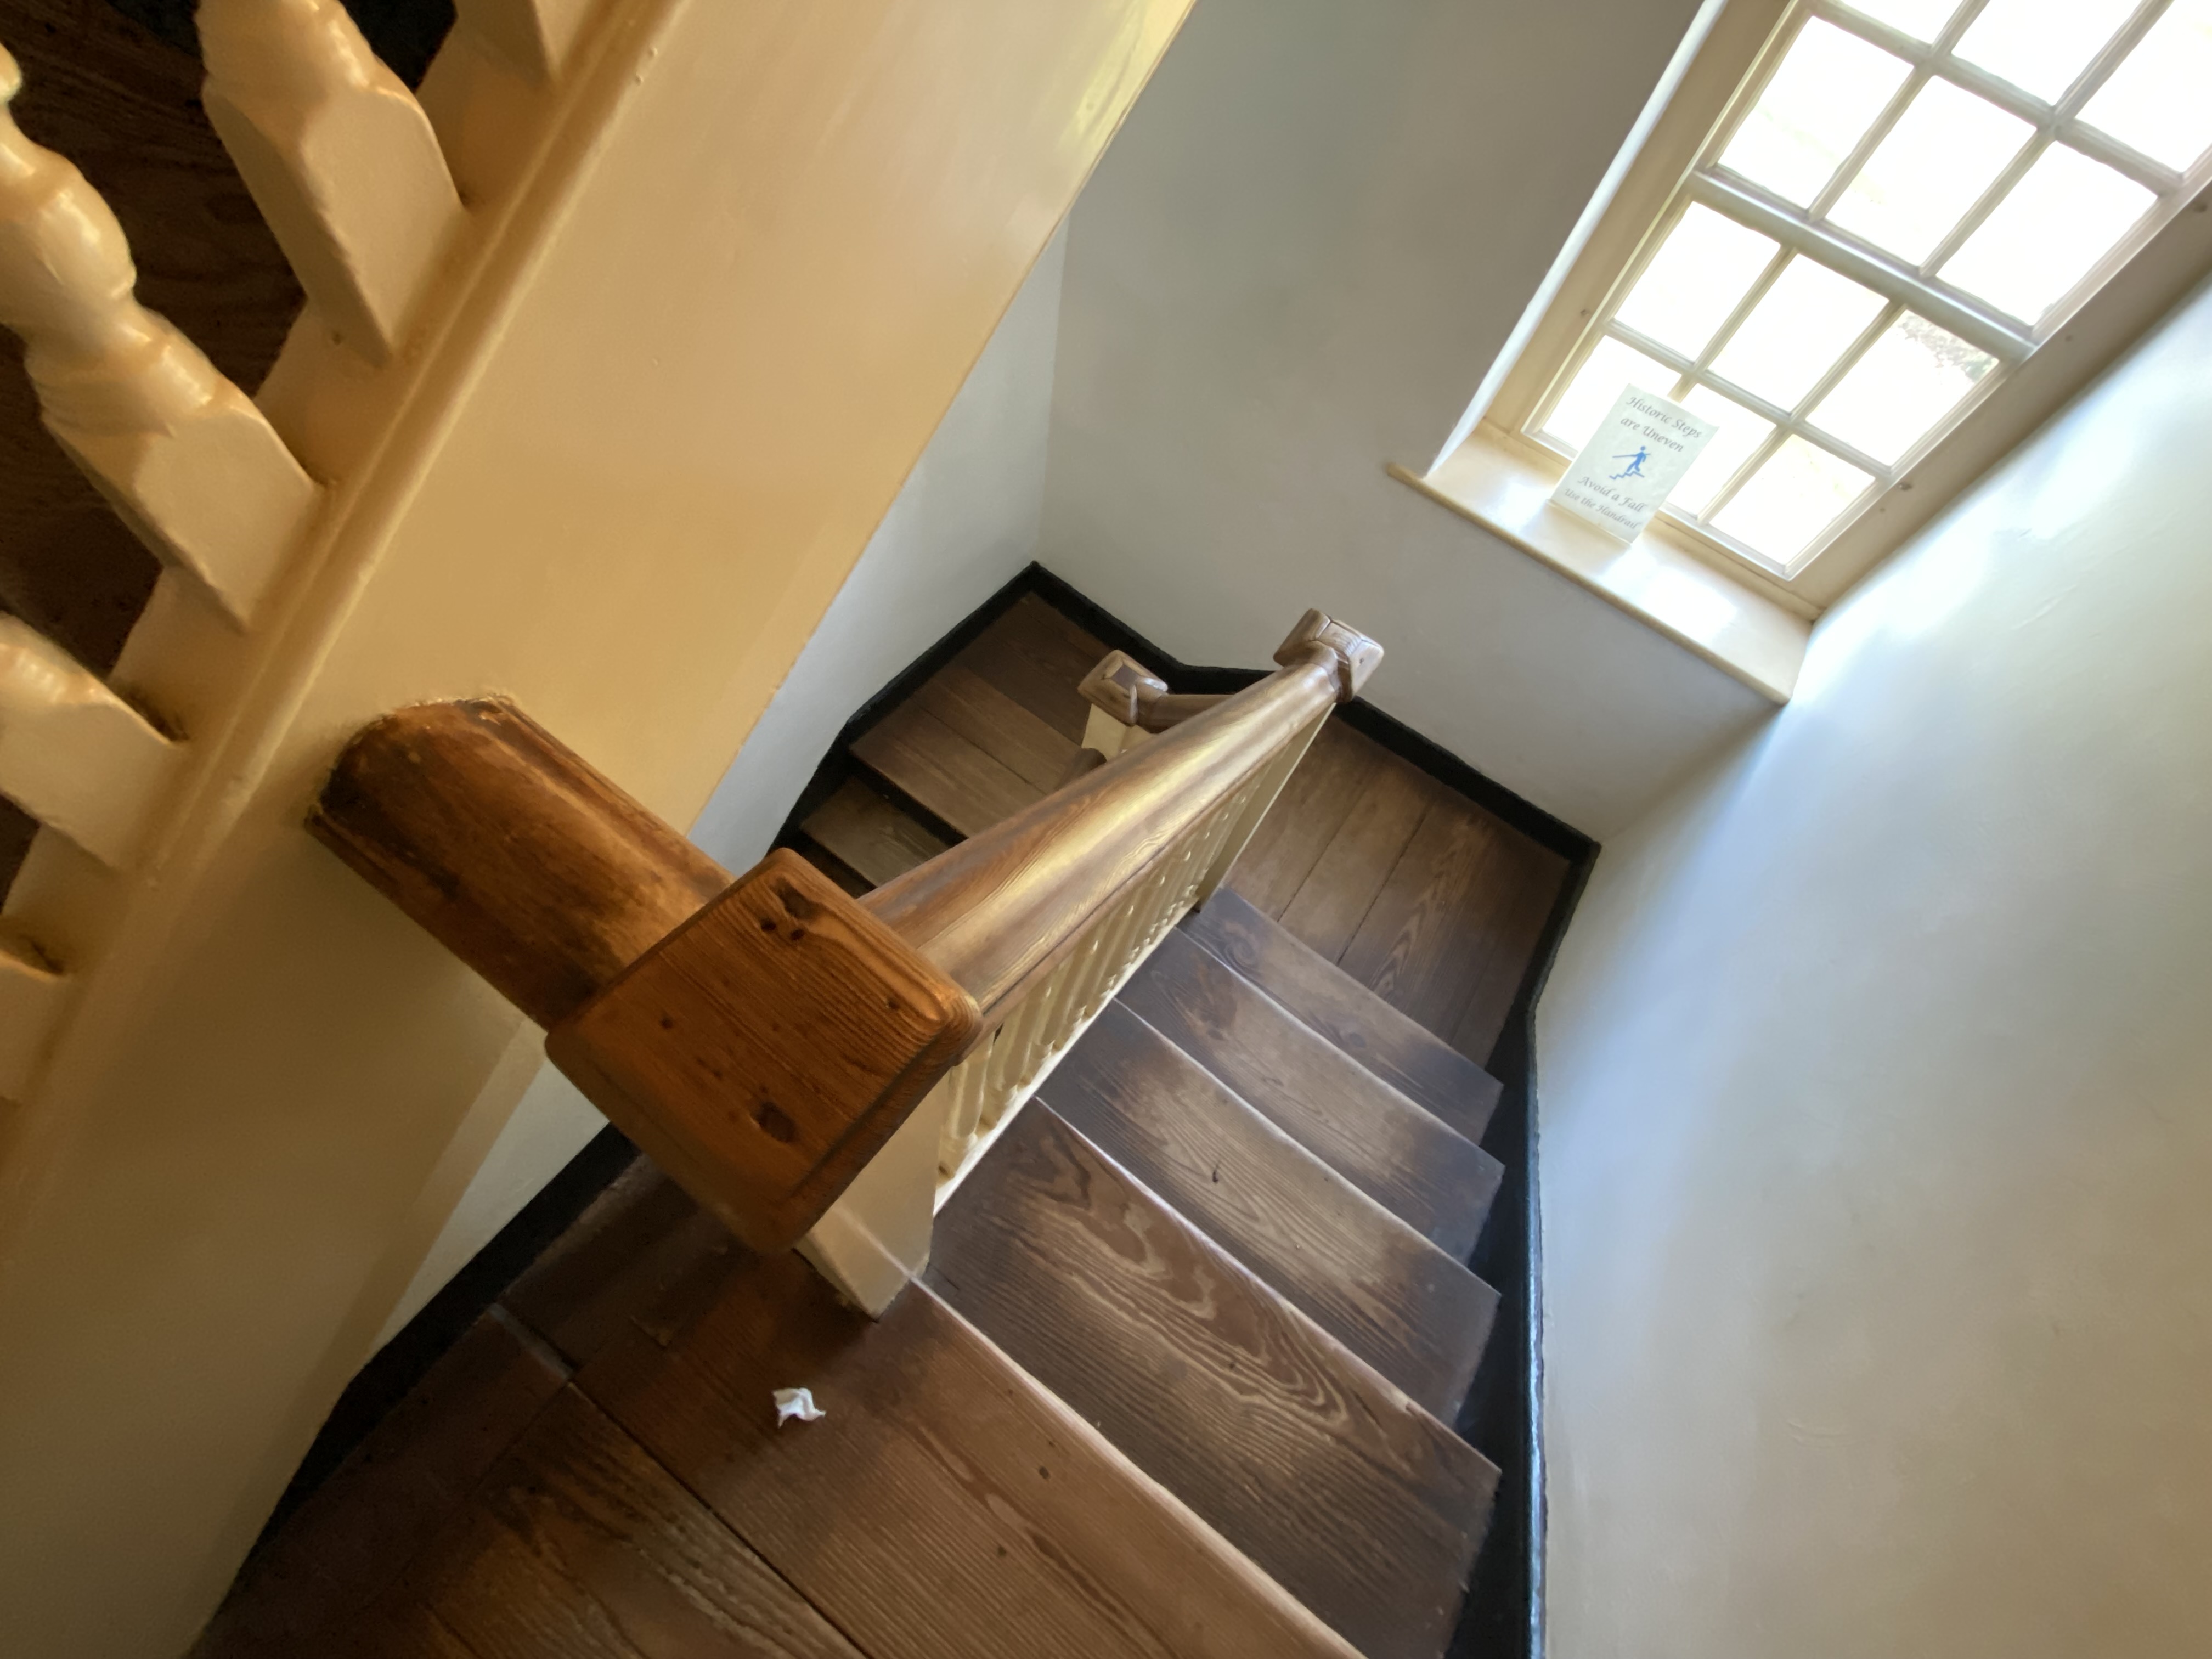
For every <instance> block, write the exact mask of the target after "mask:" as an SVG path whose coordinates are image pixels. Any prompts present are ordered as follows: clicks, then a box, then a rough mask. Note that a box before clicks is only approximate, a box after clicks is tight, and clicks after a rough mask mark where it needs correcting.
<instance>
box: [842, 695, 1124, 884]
mask: <svg viewBox="0 0 2212 1659" xmlns="http://www.w3.org/2000/svg"><path fill="white" fill-rule="evenodd" d="M1078 678H1081V677H1080V676H1078ZM1069 695H1070V696H1071V697H1072V696H1073V684H1072V683H1071V685H1070V688H1069ZM1075 750H1076V745H1075V744H1074V743H1073V742H1072V741H1070V740H1069V739H1068V738H1066V737H1064V736H1063V735H1061V733H1060V732H1058V731H1055V730H1054V728H1053V726H1051V725H1050V724H1048V722H1047V721H1045V720H1042V719H1041V718H1039V717H1038V716H1037V715H1036V714H1031V713H1030V711H1029V710H1028V709H1027V708H1024V707H1023V706H1022V705H1021V704H1020V703H1018V702H1016V701H1015V700H1014V699H1013V698H1012V697H1010V696H1007V695H1006V693H1005V692H1003V691H1001V690H999V688H998V687H997V686H996V685H994V684H992V683H991V682H990V681H989V680H987V679H986V678H983V676H982V675H981V674H979V673H977V672H975V671H974V670H972V669H970V668H969V667H967V666H965V665H963V664H962V663H959V662H957V661H956V662H953V663H951V664H948V665H946V666H945V667H943V668H940V669H939V670H938V671H937V672H936V673H934V674H933V675H931V676H930V677H929V678H928V679H927V680H926V681H924V682H923V683H922V685H921V689H920V690H917V691H916V692H915V694H914V695H913V696H911V697H909V698H908V699H907V700H906V701H905V702H902V703H901V704H900V705H899V706H898V707H897V708H895V709H893V710H892V711H891V712H890V714H886V715H885V716H884V718H883V719H882V720H878V722H877V723H876V724H875V725H874V726H871V727H870V728H869V729H868V730H867V731H866V732H864V733H862V734H861V736H860V738H859V739H858V740H857V741H855V742H854V744H853V754H854V757H855V758H856V759H858V760H859V761H860V763H862V764H863V765H865V766H866V767H868V768H869V769H871V770H872V771H873V772H875V773H876V774H877V775H878V776H879V777H881V778H882V779H883V780H884V781H885V782H886V783H889V784H890V785H891V786H892V787H894V788H896V789H898V790H901V791H902V792H903V793H906V794H907V795H908V796H909V797H911V798H912V799H914V800H915V802H916V803H917V804H918V805H921V806H922V807H924V808H926V809H927V810H928V811H932V812H934V813H935V814H936V815H937V816H938V817H940V818H942V819H944V821H945V823H948V824H950V825H951V827H952V828H953V829H957V830H958V831H959V832H960V833H961V834H962V835H963V836H972V835H975V834H976V833H978V832H979V831H981V830H984V829H989V828H990V827H991V826H992V825H993V824H994V823H998V822H999V820H1000V819H1001V818H1004V817H1010V816H1012V814H1013V813H1015V812H1018V811H1020V810H1021V809H1022V808H1023V807H1024V806H1027V805H1029V804H1030V802H1032V801H1035V800H1040V799H1043V797H1044V796H1045V795H1047V794H1048V793H1050V792H1051V791H1052V790H1053V788H1054V787H1055V786H1056V785H1057V784H1058V783H1059V781H1060V775H1061V774H1062V773H1064V772H1065V771H1066V769H1067V763H1068V762H1069V760H1071V759H1072V758H1073V757H1074V754H1075ZM855 867H856V868H857V867H858V866H855Z"/></svg>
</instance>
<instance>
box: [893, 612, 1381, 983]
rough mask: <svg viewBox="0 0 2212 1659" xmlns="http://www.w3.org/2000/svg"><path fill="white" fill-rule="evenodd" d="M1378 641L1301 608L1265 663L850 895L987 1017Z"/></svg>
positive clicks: (1344, 686)
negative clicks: (1270, 669) (891, 876)
mask: <svg viewBox="0 0 2212 1659" xmlns="http://www.w3.org/2000/svg"><path fill="white" fill-rule="evenodd" d="M1381 654H1382V653H1381V650H1380V648H1379V647H1376V646H1375V644H1374V642H1373V641H1370V640H1367V639H1365V638H1364V636H1362V635H1356V634H1354V633H1353V632H1352V630H1351V629H1346V628H1344V627H1342V626H1341V625H1340V624H1338V623H1332V622H1330V621H1329V619H1328V618H1327V617H1323V616H1322V614H1321V613H1320V612H1319V611H1309V612H1307V613H1306V616H1305V617H1304V618H1302V619H1301V620H1300V622H1299V623H1298V626H1297V629H1294V630H1293V631H1292V632H1291V636H1290V638H1289V639H1287V640H1285V641H1284V642H1283V645H1282V647H1281V649H1280V650H1279V651H1278V652H1277V653H1275V655H1276V660H1277V661H1278V662H1279V663H1280V664H1282V667H1281V668H1280V669H1279V670H1278V671H1277V672H1275V673H1273V674H1271V675H1269V676H1268V677H1267V678H1266V679H1264V680H1261V681H1260V682H1259V683H1258V684H1255V685H1252V686H1248V687H1247V688H1246V689H1245V690H1243V691H1240V692H1237V694H1235V695H1234V696H1229V697H1225V698H1223V699H1221V700H1219V701H1218V702H1214V703H1213V704H1212V706H1210V707H1208V708H1206V709H1205V710H1204V712H1202V713H1200V714H1198V715H1196V716H1195V717H1194V718H1193V719H1190V720H1186V721H1183V722H1182V723H1181V724H1178V725H1176V726H1175V728H1174V729H1173V730H1172V731H1170V732H1168V733H1167V734H1166V735H1165V736H1164V737H1162V738H1159V739H1158V741H1157V742H1153V743H1148V744H1145V745H1144V746H1143V747H1142V748H1141V749H1139V750H1135V751H1133V753H1131V754H1129V755H1128V756H1127V757H1124V758H1123V759H1122V760H1121V762H1120V763H1117V764H1115V765H1112V766H1107V767H1101V768H1098V769H1095V770H1093V771H1092V772H1091V773H1090V775H1087V776H1085V777H1083V778H1080V779H1079V780H1078V781H1075V782H1074V783H1073V784H1071V785H1069V786H1068V787H1065V788H1063V789H1060V790H1059V791H1058V792H1056V793H1053V794H1050V795H1048V796H1046V797H1045V798H1044V799H1042V800H1041V801H1038V802H1036V803H1035V804H1034V805H1030V806H1029V807H1027V808H1025V809H1024V811H1020V812H1017V813H1016V814H1015V815H1014V816H1013V817H1010V818H1006V819H1004V820H1002V821H1001V822H1000V823H996V824H994V825H993V826H992V827H991V828H990V829H986V830H985V831H983V832H982V834H981V835H979V836H974V837H971V838H970V839H969V840H967V841H964V842H961V843H960V844H959V845H958V846H957V847H954V848H949V849H947V850H946V851H945V852H944V853H941V854H939V855H938V856H937V857H936V858H933V859H932V860H930V861H929V862H928V863H927V864H924V865H921V866H917V867H915V869H912V870H909V871H908V872H907V873H906V874H904V875H903V876H901V877H899V878H896V880H894V881H891V882H889V883H887V884H884V886H882V887H879V888H878V889H877V890H875V891H874V892H872V893H871V894H869V895H868V896H866V898H864V899H863V900H862V901H861V902H862V903H863V904H865V905H866V907H867V908H869V909H870V910H872V911H873V912H874V913H875V915H876V916H877V917H878V919H879V920H880V921H884V922H885V923H887V924H888V925H889V926H890V927H891V928H892V929H893V930H894V931H895V932H896V933H898V934H899V935H900V937H902V939H906V940H907V941H908V943H910V944H912V945H915V947H916V948H917V949H919V950H920V951H921V952H922V953H923V954H924V955H926V956H927V957H929V959H930V960H931V961H932V962H933V963H936V964H937V966H938V967H939V969H942V970H943V971H944V972H945V974H946V975H949V976H950V977H951V979H952V980H954V981H956V982H957V983H958V984H959V985H960V986H961V987H963V988H964V989H965V990H966V991H967V993H968V994H969V995H970V996H972V997H974V998H975V1003H976V1006H978V1007H979V1008H980V1009H981V1011H982V1014H983V1019H984V1023H985V1024H986V1026H988V1025H989V1024H991V1023H992V1021H993V1017H994V1014H995V1013H996V1012H997V1011H999V1010H1000V1009H1001V1008H1002V1007H1004V1006H1006V1005H1007V1004H1009V1003H1011V1002H1012V1001H1013V1000H1017V999H1018V997H1019V995H1020V994H1021V992H1022V991H1023V989H1024V987H1027V986H1029V985H1030V984H1031V983H1033V982H1034V981H1036V979H1037V978H1038V977H1039V976H1040V975H1042V974H1043V973H1045V972H1047V971H1048V970H1049V969H1050V968H1051V967H1052V966H1053V964H1054V963H1055V962H1057V961H1058V960H1059V958H1060V955H1061V953H1062V952H1063V951H1065V950H1066V948H1067V945H1069V943H1070V942H1071V941H1072V940H1073V939H1075V938H1077V937H1078V936H1079V935H1080V934H1081V933H1082V932H1083V930H1084V929H1085V927H1088V926H1089V925H1090V924H1091V921H1093V920H1094V919H1095V918H1096V917H1097V916H1098V915H1101V914H1102V913H1103V912H1104V911H1106V910H1107V909H1109V908H1111V907H1112V905H1113V904H1114V903H1115V901H1116V899H1117V898H1119V897H1120V896H1121V895H1122V894H1124V893H1125V892H1126V891H1127V890H1128V888H1129V887H1130V886H1131V884H1133V883H1135V882H1136V881H1138V880H1139V879H1141V878H1143V876H1144V874H1145V872H1146V867H1147V866H1148V865H1149V863H1150V862H1151V861H1152V860H1153V859H1154V858H1156V857H1157V856H1158V854H1159V853H1160V851H1161V850H1162V849H1163V848H1166V847H1169V846H1170V845H1172V844H1174V843H1175V842H1176V841H1177V840H1178V839H1179V838H1180V837H1181V836H1183V835H1184V834H1185V833H1187V832H1188V830H1190V829H1192V828H1193V827H1194V826H1195V825H1196V824H1198V823H1200V821H1202V820H1203V819H1204V818H1205V817H1206V816H1207V815H1208V814H1209V813H1211V812H1212V811H1214V809H1215V808H1216V807H1217V806H1218V805H1220V803H1221V802H1222V801H1223V800H1224V799H1225V798H1226V797H1227V796H1229V795H1230V794H1231V793H1234V792H1235V791H1236V790H1237V788H1238V787H1241V786H1242V785H1243V783H1245V782H1246V781H1247V780H1249V778H1250V777H1251V776H1252V775H1253V774H1254V773H1255V772H1256V771H1257V770H1258V769H1260V768H1261V766H1263V765H1264V764H1265V763H1267V760H1268V758H1269V757H1272V756H1273V755H1274V754H1276V753H1277V752H1278V751H1279V750H1281V749H1282V748H1283V746H1284V745H1285V744H1287V743H1289V742H1290V741H1291V738H1293V737H1295V736H1296V735H1297V733H1298V732H1301V731H1303V730H1304V729H1305V728H1306V727H1308V726H1310V725H1311V724H1312V723H1313V722H1314V721H1315V720H1317V719H1319V718H1320V717H1321V716H1322V714H1325V713H1327V712H1328V709H1329V708H1331V707H1332V706H1334V704H1335V703H1336V702H1340V701H1341V700H1343V699H1346V698H1349V697H1351V696H1353V695H1354V694H1355V693H1356V692H1357V691H1358V688H1359V685H1360V684H1362V683H1363V682H1364V680H1365V678H1366V677H1367V674H1368V673H1369V672H1370V671H1371V670H1372V668H1373V666H1374V664H1375V663H1376V661H1377V660H1379V659H1380V657H1381Z"/></svg>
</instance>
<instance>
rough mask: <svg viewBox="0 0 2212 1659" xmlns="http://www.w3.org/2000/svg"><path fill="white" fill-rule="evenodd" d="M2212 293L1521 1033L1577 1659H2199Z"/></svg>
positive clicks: (1886, 633)
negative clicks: (1534, 1091) (1531, 1038)
mask: <svg viewBox="0 0 2212 1659" xmlns="http://www.w3.org/2000/svg"><path fill="white" fill-rule="evenodd" d="M2208 431H2212V290H2206V291H2201V292H2200V293H2199V295H2197V298H2196V299H2195V300H2194V301H2192V302H2191V304H2189V305H2188V306H2186V307H2184V309H2183V310H2182V311H2181V312H2180V313H2178V315H2177V317H2176V318H2175V319H2173V320H2172V321H2171V322H2170V323H2169V324H2168V325H2166V328H2165V330H2164V331H2163V332H2162V333H2160V334H2159V335H2157V336H2154V339H2153V341H2152V343H2150V344H2149V345H2148V347H2147V348H2146V349H2144V350H2143V351H2142V352H2141V353H2140V354H2139V355H2138V356H2136V358H2135V359H2134V360H2133V361H2131V362H2129V363H2127V364H2126V365H2124V367H2123V368H2121V369H2120V370H2119V371H2118V373H2117V374H2115V375H2113V376H2112V378H2111V379H2110V380H2107V381H2106V383H2105V384H2103V385H2102V386H2100V387H2099V388H2098V389H2096V390H2094V391H2093V392H2091V393H2090V394H2089V395H2088V396H2087V398H2086V399H2085V400H2084V401H2083V402H2082V403H2081V404H2079V405H2078V406H2077V407H2076V408H2075V410H2072V411H2071V412H2070V413H2069V414H2068V415H2066V416H2063V417H2062V418H2061V419H2060V420H2059V421H2058V422H2057V423H2056V424H2055V425H2054V426H2053V427H2052V428H2049V429H2047V430H2046V431H2045V432H2044V433H2043V434H2042V435H2039V436H2038V437H2037V438H2036V439H2034V440H2033V441H2030V443H2029V444H2028V445H2027V446H2026V447H2024V448H2023V449H2022V450H2021V453H2019V454H2018V455H2016V456H2015V458H2014V459H2013V460H2012V461H2011V462H2010V463H2009V464H2008V465H2006V466H2005V467H2004V468H2003V469H2002V471H2000V472H1999V473H1997V474H1995V475H1993V476H1992V477H1991V478H1990V480H1989V481H1988V482H1987V483H1985V484H1984V486H1983V487H1982V488H1981V489H1978V490H1977V491H1975V492H1973V493H1972V495H1970V496H1969V497H1968V498H1967V499H1966V501H1965V502H1964V503H1963V504H1962V505H1961V507H1960V508H1959V509H1958V510H1957V511H1956V512H1954V514H1953V515H1952V516H1950V517H1949V518H1948V520H1945V521H1942V522H1940V523H1939V524H1938V525H1937V526H1935V527H1934V528H1933V529H1932V530H1931V531H1930V532H1929V533H1927V534H1926V535H1924V536H1923V537H1922V538H1920V539H1919V541H1918V542H1917V544H1913V545H1912V546H1911V547H1910V548H1908V549H1907V550H1906V551H1905V553H1903V554H1901V555H1900V556H1899V558H1898V559H1897V561H1896V562H1894V563H1893V564H1892V565H1891V566H1890V567H1889V568H1887V570H1885V571H1884V572H1882V573H1881V574H1879V575H1878V576H1877V577H1876V578H1875V580H1873V581H1872V582H1871V583H1870V584H1869V586H1866V587H1864V588H1863V589H1861V590H1860V591H1859V592H1857V593H1856V594H1855V595H1853V596H1852V597H1851V598H1850V599H1848V600H1846V601H1845V602H1844V604H1843V605H1840V606H1839V607H1838V609H1837V610H1836V611H1833V612H1832V613H1831V614H1830V616H1829V617H1828V618H1827V619H1826V623H1825V624H1824V625H1823V626H1822V627H1821V628H1820V629H1819V630H1818V632H1817V633H1816V634H1815V635H1814V641H1813V647H1812V653H1811V657H1810V659H1809V660H1808V664H1807V667H1806V673H1805V678H1804V680H1803V682H1802V685H1801V689H1800V691H1799V694H1798V697H1797V700H1796V702H1795V703H1794V704H1793V705H1792V706H1791V707H1790V708H1789V709H1788V710H1786V711H1785V712H1784V714H1782V715H1781V717H1780V718H1779V719H1778V720H1777V721H1776V722H1775V723H1774V724H1773V725H1772V726H1771V728H1770V729H1768V730H1767V731H1765V732H1764V733H1762V734H1761V735H1760V736H1759V738H1756V739H1754V740H1753V741H1751V742H1750V743H1748V744H1744V745H1742V746H1741V747H1740V748H1738V749H1737V750H1736V751H1735V753H1733V754H1731V755H1729V757H1727V758H1726V759H1725V760H1723V762H1721V763H1719V764H1717V766H1715V767H1713V768H1711V769H1710V770H1708V771H1707V772H1706V773H1705V775H1703V776H1701V777H1699V779H1697V780H1696V781H1694V783H1692V784H1691V785H1690V786H1688V787H1686V788H1685V789H1683V790H1682V791H1680V793H1678V794H1677V795H1676V796H1674V798H1673V799H1671V800H1670V801H1668V803H1667V805H1665V807H1664V808H1663V810H1662V811H1657V812H1655V813H1654V814H1653V815H1651V816H1650V817H1648V818H1647V819H1645V820H1644V821H1643V822H1642V823H1638V825H1636V826H1635V827H1634V828H1633V829H1631V830H1630V831H1629V832H1628V833H1626V834H1625V835H1622V836H1618V837H1616V838H1615V839H1614V840H1613V841H1612V842H1609V843H1608V844H1607V847H1606V849H1605V851H1604V853H1603V854H1602V856H1601V859H1600V860H1599V863H1598V866H1597V870H1596V872H1595V878H1594V880H1593V883H1592V884H1591V886H1590V888H1589V892H1588V894H1587V896H1586V897H1585V898H1584V900H1583V904H1582V908H1581V910H1580V912H1579V914H1578V915H1577V918H1576V920H1575V922H1574V924H1573V927H1571V930H1570V932H1569V933H1568V936H1567V939H1566V944H1565V950H1564V952H1563V954H1562V956H1561V958H1560V960H1559V964H1558V966H1557V969H1555V971H1554V973H1553V976H1552V980H1551V983H1550V987H1549V988H1548V990H1547V992H1546V994H1545V996H1544V999H1543V1001H1542V1003H1541V1007H1540V1010H1539V1024H1540V1048H1539V1054H1540V1073H1539V1075H1540V1083H1541V1090H1540V1098H1541V1111H1542V1152H1541V1162H1542V1181H1543V1203H1544V1257H1545V1273H1544V1296H1545V1322H1546V1336H1545V1355H1546V1395H1547V1445H1548V1449H1549V1458H1550V1470H1549V1483H1548V1486H1549V1495H1550V1508H1551V1528H1550V1547H1549V1561H1550V1565H1549V1575H1548V1583H1549V1614H1550V1629H1551V1648H1550V1651H1551V1653H1552V1655H1553V1659H1779V1656H1788V1659H1902V1656H1908V1655H1911V1656H1922V1655H1925V1656H1929V1659H1981V1656H1988V1659H2088V1656H2094V1659H2195V1656H2200V1655H2203V1654H2205V1653H2208V1652H2212V1571H2208V1566H2207V1564H2208V1562H2212V1201H2208V1198H2207V1194H2208V1193H2212V643H2208V641H2212V623H2208V618H2212V558H2208V556H2207V547H2208V539H2209V538H2208V531H2207V526H2208V525H2212V468H2208V467H2207V465H2205V463H2204V460H2203V442H2204V435H2205V434H2206V433H2207V432H2208Z"/></svg>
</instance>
